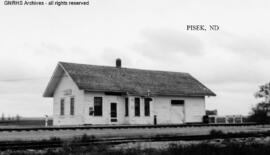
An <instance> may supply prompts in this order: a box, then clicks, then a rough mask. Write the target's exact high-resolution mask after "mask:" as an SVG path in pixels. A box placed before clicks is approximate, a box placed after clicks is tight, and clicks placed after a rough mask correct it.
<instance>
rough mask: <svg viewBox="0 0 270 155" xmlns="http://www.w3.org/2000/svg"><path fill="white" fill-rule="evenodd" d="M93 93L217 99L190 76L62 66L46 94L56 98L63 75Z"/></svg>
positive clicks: (61, 63) (56, 72) (57, 68)
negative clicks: (54, 95)
mask: <svg viewBox="0 0 270 155" xmlns="http://www.w3.org/2000/svg"><path fill="white" fill-rule="evenodd" d="M64 72H66V73H67V75H69V76H70V77H71V79H72V80H73V81H74V82H75V84H76V85H77V86H78V88H79V89H81V90H85V91H89V92H119V93H128V94H131V95H140V96H146V95H147V94H149V93H150V95H152V96H154V95H157V96H215V93H213V92H212V91H211V90H210V89H208V88H207V87H205V86H204V85H203V84H202V83H200V82H199V81H198V80H196V79H195V78H194V77H192V76H191V75H190V74H188V73H180V72H166V71H154V70H141V69H131V68H118V67H109V66H96V65H87V64H76V63H67V62H59V63H58V65H57V67H56V69H55V72H54V74H53V76H52V78H51V80H50V82H49V84H48V86H47V88H46V90H45V92H44V95H43V96H44V97H53V93H54V90H55V89H56V87H57V83H58V82H59V80H60V77H61V76H62V74H63V73H64Z"/></svg>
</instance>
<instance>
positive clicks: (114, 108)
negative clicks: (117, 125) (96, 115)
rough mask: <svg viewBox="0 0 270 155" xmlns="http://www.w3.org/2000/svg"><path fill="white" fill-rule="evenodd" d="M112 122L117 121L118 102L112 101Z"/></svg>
mask: <svg viewBox="0 0 270 155" xmlns="http://www.w3.org/2000/svg"><path fill="white" fill-rule="evenodd" d="M111 122H117V104H116V103H111Z"/></svg>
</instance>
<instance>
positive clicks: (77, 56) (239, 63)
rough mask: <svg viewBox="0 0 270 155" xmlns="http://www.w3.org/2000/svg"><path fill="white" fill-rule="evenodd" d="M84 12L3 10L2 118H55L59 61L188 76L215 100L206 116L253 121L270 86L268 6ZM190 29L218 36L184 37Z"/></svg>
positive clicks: (105, 2)
mask: <svg viewBox="0 0 270 155" xmlns="http://www.w3.org/2000/svg"><path fill="white" fill-rule="evenodd" d="M90 2H91V5H90V6H86V7H67V6H63V7H48V6H4V5H3V2H2V1H1V4H0V113H5V114H10V115H15V114H20V115H23V116H44V114H49V115H52V99H51V98H43V97H42V94H43V91H44V89H45V88H46V85H47V83H48V81H49V78H50V76H51V75H52V73H53V70H54V68H55V67H56V64H57V62H58V61H67V62H77V63H87V64H95V65H109V66H114V64H115V59H116V58H118V57H119V58H121V59H122V64H123V66H124V67H132V68H141V69H153V70H166V71H180V72H189V73H190V74H192V75H193V76H194V77H196V78H197V79H198V80H200V81H201V82H202V83H204V84H205V85H206V86H207V87H208V88H210V89H211V90H213V91H214V92H215V93H216V94H217V96H216V97H210V98H207V100H206V107H207V109H218V113H219V114H220V115H227V114H244V115H246V114H248V112H249V110H250V108H251V107H252V105H254V104H255V103H257V102H258V100H257V99H255V98H254V93H255V92H256V90H257V89H258V86H259V85H262V84H264V83H266V82H269V81H270V72H269V66H270V29H269V27H270V22H269V19H270V3H269V2H268V1H267V0H260V1H255V0H254V1H251V0H222V1H216V0H204V1H200V0H198V1H194V0H189V1H180V0H166V1H165V0H161V1H159V0H148V1H146V0H142V1H140V0H132V1H127V0H98V1H97V0H96V1H94V0H92V1H90ZM189 24H199V25H209V24H215V25H219V27H220V30H219V31H199V32H198V31H187V30H186V26H187V25H189Z"/></svg>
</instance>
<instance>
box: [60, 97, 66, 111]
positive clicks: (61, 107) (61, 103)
mask: <svg viewBox="0 0 270 155" xmlns="http://www.w3.org/2000/svg"><path fill="white" fill-rule="evenodd" d="M64 114H65V100H64V99H61V101H60V115H64Z"/></svg>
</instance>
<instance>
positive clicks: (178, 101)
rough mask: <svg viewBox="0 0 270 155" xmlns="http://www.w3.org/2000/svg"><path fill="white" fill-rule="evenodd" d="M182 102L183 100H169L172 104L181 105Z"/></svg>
mask: <svg viewBox="0 0 270 155" xmlns="http://www.w3.org/2000/svg"><path fill="white" fill-rule="evenodd" d="M184 103H185V101H184V100H171V104H172V105H183V104H184Z"/></svg>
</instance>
